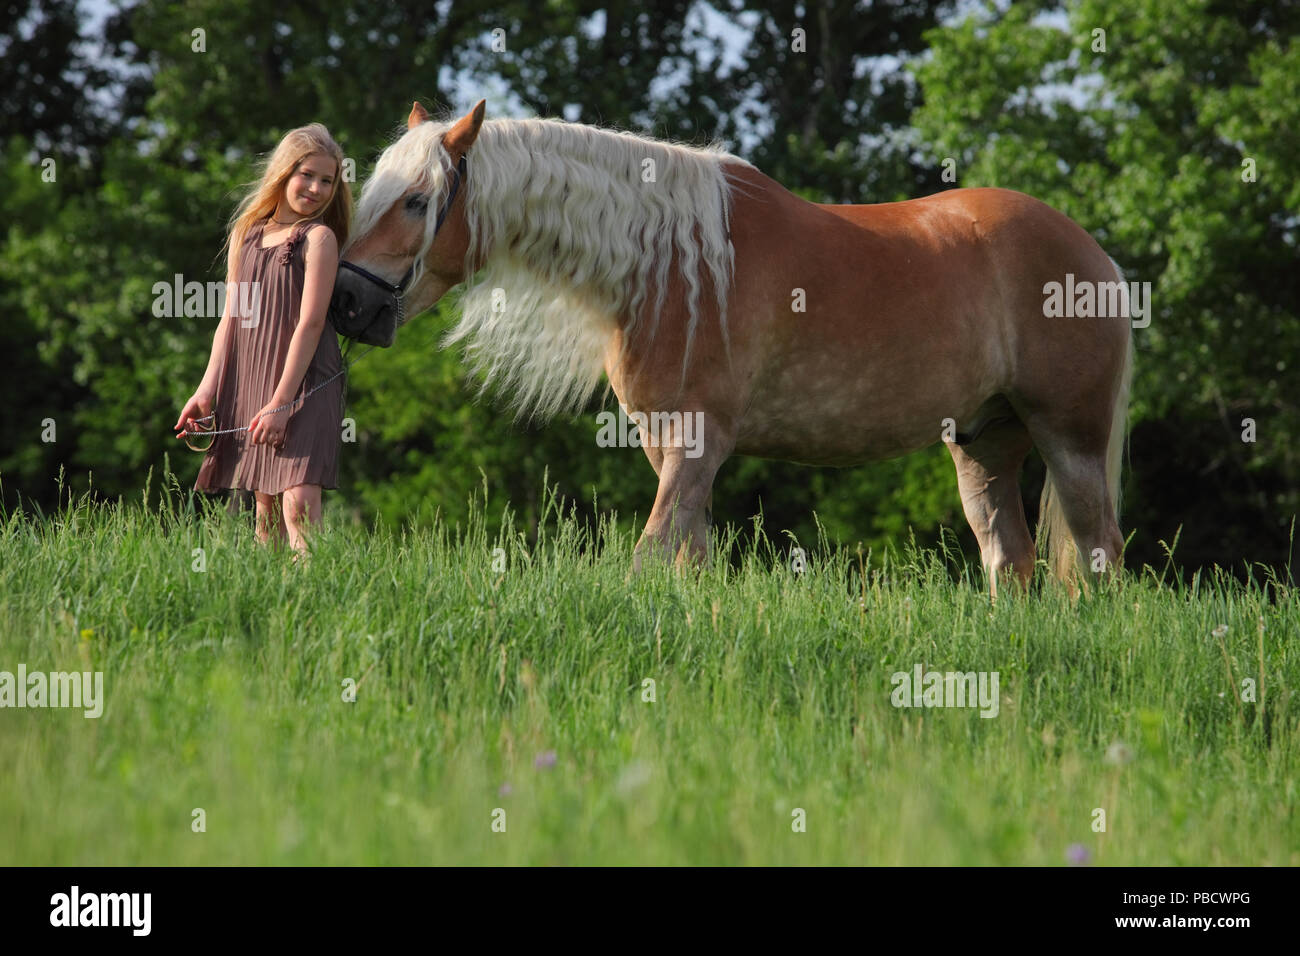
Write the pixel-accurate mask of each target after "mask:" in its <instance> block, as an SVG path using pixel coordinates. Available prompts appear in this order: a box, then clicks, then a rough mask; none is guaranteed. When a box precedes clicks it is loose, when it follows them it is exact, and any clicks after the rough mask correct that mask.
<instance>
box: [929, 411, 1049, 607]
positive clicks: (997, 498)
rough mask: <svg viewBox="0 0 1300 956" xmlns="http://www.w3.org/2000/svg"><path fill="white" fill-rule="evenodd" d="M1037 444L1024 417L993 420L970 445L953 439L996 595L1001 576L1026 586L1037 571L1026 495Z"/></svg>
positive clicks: (960, 482) (964, 498)
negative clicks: (1024, 484) (1025, 472)
mask: <svg viewBox="0 0 1300 956" xmlns="http://www.w3.org/2000/svg"><path fill="white" fill-rule="evenodd" d="M1032 444H1033V443H1032V441H1031V439H1030V437H1029V432H1028V430H1027V429H1026V428H1025V426H1024V425H1023V424H1021V423H1020V421H1019V420H1018V419H1012V420H1010V421H1000V422H995V423H993V424H990V425H989V426H988V427H987V428H985V429H984V430H983V431H982V432H981V433H980V434H979V437H978V438H976V439H975V440H974V441H972V442H970V443H969V444H967V445H957V444H953V443H951V442H949V443H948V451H949V453H950V454H951V455H952V460H953V464H955V465H956V466H957V487H958V489H959V490H960V491H961V504H962V508H963V510H964V511H965V512H966V520H967V521H968V522H970V526H971V530H972V531H974V532H975V538H976V540H977V541H979V546H980V561H981V563H982V564H983V565H984V570H985V571H986V572H987V573H988V576H989V588H990V591H991V593H992V594H993V596H994V597H996V596H997V593H998V579H999V578H1004V579H1008V580H1016V581H1018V582H1019V583H1020V585H1021V587H1026V586H1027V585H1028V584H1029V580H1030V578H1031V577H1032V575H1033V573H1034V542H1033V539H1032V538H1031V537H1030V536H1029V524H1028V522H1026V521H1025V507H1024V503H1023V502H1022V501H1021V498H1020V466H1021V465H1022V464H1024V461H1025V456H1026V455H1027V454H1029V449H1030V447H1031V446H1032Z"/></svg>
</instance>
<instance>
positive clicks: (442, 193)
mask: <svg viewBox="0 0 1300 956" xmlns="http://www.w3.org/2000/svg"><path fill="white" fill-rule="evenodd" d="M483 112H484V101H482V100H480V101H479V103H478V105H477V106H475V107H474V109H472V110H470V112H468V113H467V114H465V115H464V116H462V117H461V118H460V119H459V120H457V121H456V122H455V123H452V124H445V123H434V122H432V120H431V117H430V116H429V114H428V112H427V111H426V110H425V109H424V107H423V106H421V105H420V104H419V103H418V102H417V103H416V104H415V105H414V106H413V107H412V108H411V113H410V115H409V116H408V117H407V119H406V133H405V134H403V136H402V137H401V139H399V140H397V142H395V143H393V144H392V145H391V146H389V147H388V148H387V149H386V150H384V152H383V155H382V156H380V157H379V162H378V163H377V164H376V166H375V172H374V175H372V176H371V177H370V180H369V181H368V182H367V183H366V185H365V188H364V189H363V190H362V192H361V201H360V203H359V205H358V207H357V216H356V223H355V226H354V229H353V233H352V237H351V239H350V240H349V242H348V244H347V246H346V247H345V248H344V250H343V255H342V258H341V260H340V262H339V273H338V279H337V281H336V282H335V285H334V295H333V298H332V299H331V300H330V315H331V318H333V319H335V325H336V327H338V328H339V329H340V330H343V328H344V327H345V326H346V327H349V328H353V329H356V328H360V327H366V326H372V327H383V326H384V325H385V324H387V325H388V327H389V328H390V329H391V328H392V326H393V325H394V324H400V322H401V321H402V320H403V318H404V317H405V316H412V315H416V314H417V313H419V312H423V311H424V310H425V309H427V308H429V307H430V306H431V305H433V304H434V303H435V302H437V301H438V300H439V299H440V298H442V296H443V295H444V294H445V293H446V292H447V290H448V289H450V288H451V287H452V286H454V285H456V284H457V283H459V282H461V281H463V280H464V278H465V255H466V252H467V250H468V246H469V228H468V224H467V222H466V219H465V193H466V190H467V188H468V185H469V184H468V183H466V182H465V179H466V171H467V168H468V164H467V162H466V156H467V154H468V153H469V149H470V147H471V146H472V145H473V144H474V140H475V139H476V138H477V137H478V131H479V128H480V127H481V126H482V124H483Z"/></svg>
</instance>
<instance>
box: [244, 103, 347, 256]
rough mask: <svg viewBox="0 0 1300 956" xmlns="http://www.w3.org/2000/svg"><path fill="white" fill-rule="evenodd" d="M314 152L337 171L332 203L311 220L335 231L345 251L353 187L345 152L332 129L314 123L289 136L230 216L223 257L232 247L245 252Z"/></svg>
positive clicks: (277, 148)
mask: <svg viewBox="0 0 1300 956" xmlns="http://www.w3.org/2000/svg"><path fill="white" fill-rule="evenodd" d="M313 153H321V154H322V155H325V156H329V157H330V158H331V159H333V160H334V162H335V164H336V166H337V169H336V171H335V174H334V191H333V193H332V194H331V196H330V198H329V201H328V202H326V203H325V208H323V209H322V210H321V211H320V212H318V213H316V215H315V216H311V217H310V218H312V219H316V218H319V219H320V221H321V222H323V223H324V224H325V225H327V226H329V227H330V228H331V229H333V230H334V236H335V238H336V239H337V240H338V244H339V248H340V249H341V248H343V244H344V243H346V242H347V241H348V232H349V230H350V229H351V228H352V187H351V186H350V185H349V184H348V182H347V180H345V179H344V178H343V150H342V149H341V148H340V147H339V144H338V143H336V142H334V137H333V136H331V135H330V132H329V130H327V129H326V128H325V127H324V126H322V125H321V124H320V123H311V124H310V125H308V126H299V127H298V128H297V129H293V130H290V131H289V132H288V133H286V134H285V135H284V138H283V139H281V140H280V143H279V145H278V146H276V147H275V150H274V152H272V153H271V155H270V157H269V158H268V159H267V160H266V161H265V163H264V165H263V168H262V175H261V176H260V177H258V179H257V180H256V181H255V182H253V183H250V184H249V186H250V189H249V191H248V194H247V195H246V196H244V198H243V200H242V201H241V202H240V203H239V205H238V206H237V207H236V209H235V211H234V213H233V214H232V215H231V217H230V222H229V224H228V226H229V228H228V229H227V233H226V244H225V245H224V246H223V247H222V254H223V255H224V254H225V252H226V250H228V249H229V248H231V247H233V248H235V249H236V250H240V249H242V248H243V247H244V240H245V239H246V238H247V237H248V231H249V230H250V229H252V228H253V226H254V225H255V224H256V223H257V222H258V221H259V220H262V219H266V218H267V217H268V216H271V215H272V214H274V212H275V208H276V206H277V205H278V204H279V202H280V196H281V195H282V194H283V192H284V184H285V183H286V182H288V181H289V177H291V176H292V175H293V174H294V173H295V172H296V171H297V170H298V164H299V163H301V162H302V161H303V160H304V159H306V158H307V157H308V156H310V155H312V154H313Z"/></svg>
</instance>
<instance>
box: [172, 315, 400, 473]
mask: <svg viewBox="0 0 1300 956" xmlns="http://www.w3.org/2000/svg"><path fill="white" fill-rule="evenodd" d="M352 345H353V343H352V341H351V340H349V342H348V345H347V351H346V352H345V353H344V357H345V358H346V357H347V356H348V355H351V354H352ZM374 349H375V346H373V345H371V346H369V347H368V348H367V349H366V350H365V351H364V352H362V353H361V354H360V355H358V356H357V357H356V358H354V359H353V360H352V361H351V362H348V363H347V364H346V365H344V366H343V368H341V369H339V370H338V371H337V372H335V373H334V374H333V375H331V376H330V377H329V378H327V379H325V381H323V382H321V383H319V384H318V385H314V386H312V388H311V390H310V391H309V392H307V393H306V394H305V395H299V396H298V397H297V398H295V399H294V400H293V401H292V402H289V403H287V404H285V405H281V406H280V407H278V408H273V409H271V411H270V412H268V413H267V414H270V415H276V414H278V413H280V412H282V411H284V410H285V409H288V408H293V407H294V406H295V405H297V404H298V403H299V402H305V401H306V400H307V399H309V398H311V397H312V396H313V395H314V394H316V393H317V392H319V391H320V390H321V389H322V388H324V387H325V386H326V385H328V384H330V382H332V381H334V380H335V379H336V378H338V377H339V376H341V375H346V374H347V371H348V369H350V368H351V367H352V366H353V365H356V364H357V362H360V361H361V360H362V359H363V358H365V356H366V355H368V354H370V352H372V351H373V350H374ZM347 395H348V382H347V379H346V378H345V379H344V380H343V407H344V408H345V409H346V407H347ZM216 417H217V413H216V411H215V410H214V411H212V412H210V413H209V414H207V415H204V416H203V417H202V418H195V419H193V421H194V423H195V424H196V425H197V424H198V423H199V422H206V421H208V420H209V419H216ZM213 424H216V422H215V421H213ZM246 431H248V426H247V425H244V426H242V427H240V428H221V429H214V430H207V429H201V428H200V429H195V430H194V431H187V433H186V435H185V437H186V438H195V439H197V440H200V441H201V440H203V439H205V438H208V437H212V438H215V437H216V436H218V435H237V434H239V433H240V432H246ZM191 447H192V446H191ZM209 447H211V446H209ZM194 450H195V451H200V450H202V451H207V450H208V449H207V448H204V449H197V448H195V449H194Z"/></svg>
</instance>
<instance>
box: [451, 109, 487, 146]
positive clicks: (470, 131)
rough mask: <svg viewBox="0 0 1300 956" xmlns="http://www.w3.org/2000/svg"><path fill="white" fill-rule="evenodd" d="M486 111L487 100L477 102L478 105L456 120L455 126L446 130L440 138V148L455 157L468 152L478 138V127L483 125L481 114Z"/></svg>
mask: <svg viewBox="0 0 1300 956" xmlns="http://www.w3.org/2000/svg"><path fill="white" fill-rule="evenodd" d="M486 111H487V100H479V101H478V105H477V106H475V107H474V108H473V109H472V110H470V111H469V112H468V113H466V114H465V115H464V116H462V117H461V118H460V119H458V120H456V125H455V126H453V127H452V128H451V129H449V130H447V135H446V136H444V137H443V138H442V148H443V149H445V150H446V151H447V152H449V153H452V154H453V155H455V156H458V157H459V156H463V155H465V153H467V152H469V148H470V147H471V146H473V145H474V140H476V139H477V138H478V131H479V127H480V126H482V125H483V114H484V113H485V112H486Z"/></svg>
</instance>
